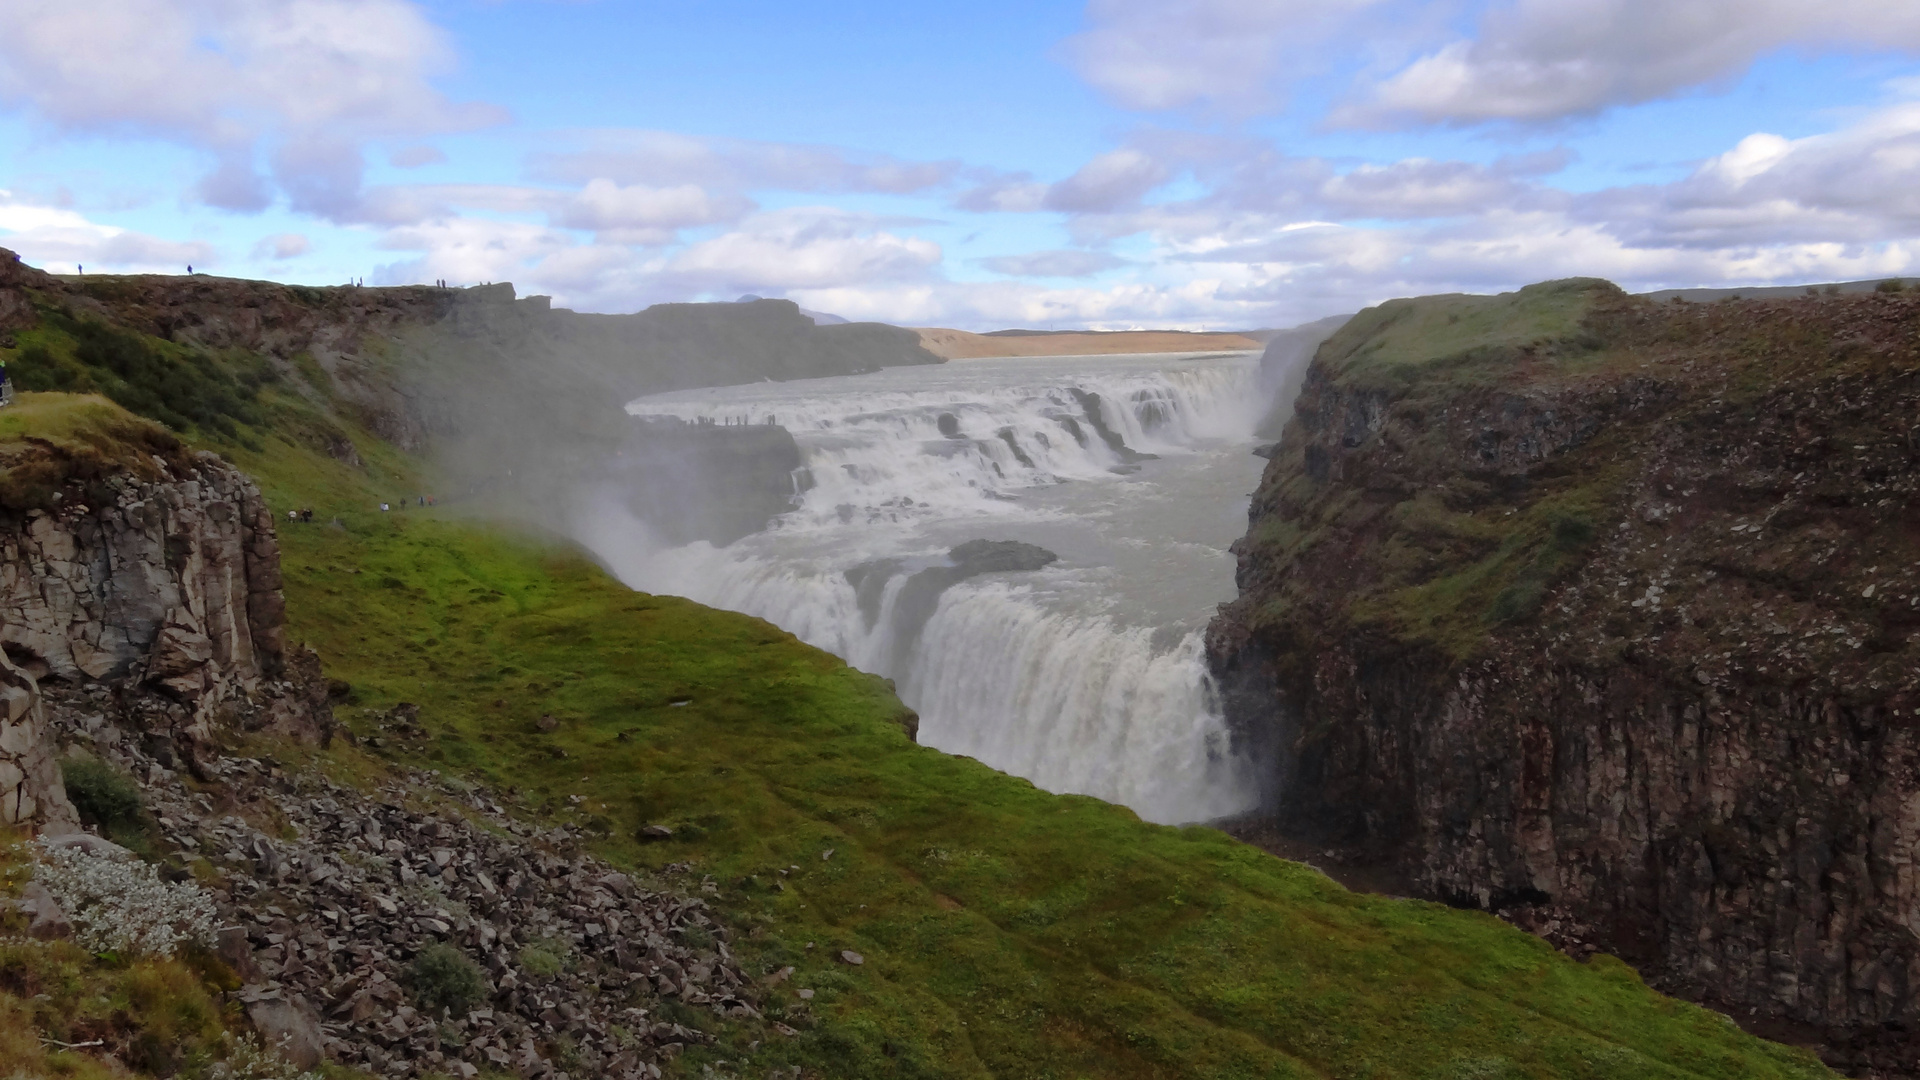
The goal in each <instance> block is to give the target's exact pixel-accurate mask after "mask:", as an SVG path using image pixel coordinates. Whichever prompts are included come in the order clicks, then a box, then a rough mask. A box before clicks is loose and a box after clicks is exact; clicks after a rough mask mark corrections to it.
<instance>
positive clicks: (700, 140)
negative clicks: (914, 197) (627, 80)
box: [533, 130, 961, 195]
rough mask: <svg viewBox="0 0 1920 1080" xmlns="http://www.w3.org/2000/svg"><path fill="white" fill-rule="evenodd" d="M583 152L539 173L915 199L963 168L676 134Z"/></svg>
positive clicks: (589, 143)
mask: <svg viewBox="0 0 1920 1080" xmlns="http://www.w3.org/2000/svg"><path fill="white" fill-rule="evenodd" d="M582 138H583V141H584V142H585V144H586V145H585V146H584V147H583V148H581V149H576V150H565V151H557V152H553V151H550V152H547V153H543V154H540V155H538V156H537V157H536V158H535V159H534V162H533V171H534V173H535V174H536V175H538V176H540V177H542V178H543V179H548V180H556V181H561V182H568V183H585V182H588V181H591V180H601V179H604V180H611V181H614V182H615V183H619V184H637V185H645V186H653V187H673V186H677V185H681V184H697V185H700V186H702V187H705V188H709V189H715V190H722V191H731V192H747V191H760V190H770V189H778V190H782V191H805V192H818V193H839V192H883V193H887V194H895V195H900V194H909V193H913V192H918V191H925V190H927V189H929V188H934V187H939V186H941V185H943V184H947V183H950V182H951V181H952V180H953V179H954V178H955V176H956V175H957V174H958V173H959V172H960V169H961V166H960V163H959V162H957V161H907V160H905V159H902V158H896V157H892V156H890V155H886V154H871V153H863V152H860V151H855V150H848V149H845V148H842V147H836V146H821V145H814V144H807V143H780V142H761V141H756V140H752V139H729V138H719V137H710V136H700V135H684V134H680V133H678V132H672V131H643V130H617V131H592V132H587V133H585V134H584V135H583V136H582Z"/></svg>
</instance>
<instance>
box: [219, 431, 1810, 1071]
mask: <svg viewBox="0 0 1920 1080" xmlns="http://www.w3.org/2000/svg"><path fill="white" fill-rule="evenodd" d="M362 449H363V452H366V451H374V450H377V447H374V446H372V445H371V444H369V445H363V447H362ZM235 457H236V460H238V461H239V462H240V463H241V464H242V465H243V466H245V467H247V468H249V469H251V470H252V471H254V473H255V474H256V475H257V476H259V477H260V478H261V479H262V482H263V486H264V487H265V490H266V491H267V493H268V495H269V497H270V499H272V500H273V502H274V504H275V505H276V506H291V505H312V506H314V507H315V508H316V510H317V511H318V514H317V516H318V517H319V518H320V519H321V520H326V519H328V518H330V517H333V516H335V515H336V514H337V515H338V516H339V517H340V518H341V520H342V522H343V524H344V526H345V528H344V529H333V528H329V527H325V526H318V525H316V526H304V527H297V528H287V529H285V530H283V533H282V538H281V541H282V549H283V552H284V568H285V573H286V578H287V589H288V600H289V610H290V612H291V618H292V620H293V623H294V625H293V628H292V629H293V632H294V634H295V635H296V636H297V637H304V638H306V639H308V640H309V641H311V642H312V643H313V644H314V645H315V646H316V647H317V648H318V649H319V650H320V651H321V654H322V656H323V657H324V658H325V659H326V661H327V664H328V667H329V670H330V671H331V673H332V674H334V675H336V676H337V677H341V678H344V679H347V680H350V681H351V682H352V683H353V684H354V686H355V695H356V697H357V699H358V702H357V703H356V704H354V705H350V706H347V707H345V708H343V709H342V714H343V717H344V718H345V719H347V721H348V722H349V723H350V725H352V726H353V727H355V728H356V729H357V730H359V731H360V732H361V733H362V734H373V733H374V732H375V730H376V728H375V727H374V725H375V724H376V723H377V712H378V710H380V709H383V708H386V707H389V706H391V705H392V704H394V703H397V702H398V701H401V700H408V701H413V702H416V703H419V704H420V705H422V710H421V719H422V722H423V723H424V724H425V726H426V727H427V728H428V730H429V731H430V732H431V733H432V734H431V736H430V738H429V739H428V740H426V741H425V742H424V743H417V742H416V743H410V742H408V740H405V739H392V738H390V743H391V744H393V746H394V747H396V748H393V749H390V750H388V751H387V752H390V753H392V754H394V755H395V756H396V757H398V758H400V759H402V760H406V761H409V762H412V763H420V764H437V765H438V767H441V768H447V769H452V770H456V771H460V772H466V773H468V774H471V775H476V776H478V777H481V778H485V779H487V780H489V781H490V782H492V783H494V784H496V785H498V786H501V787H505V786H514V787H516V788H518V789H519V792H520V797H521V800H522V804H523V807H524V808H525V809H526V810H527V811H528V812H530V813H534V814H538V815H544V816H550V817H554V818H559V819H564V820H574V821H577V822H580V823H584V824H589V825H591V826H593V827H596V828H601V829H605V830H606V831H607V834H608V835H607V839H606V840H605V842H604V844H603V845H602V846H603V850H604V851H605V853H606V854H608V855H609V856H610V857H612V858H614V859H615V860H616V861H618V862H621V863H624V864H628V865H633V866H637V867H643V868H652V869H656V870H657V869H660V868H662V867H664V866H666V865H667V864H669V863H679V862H692V863H693V864H694V873H695V874H697V875H703V876H704V875H711V876H712V878H713V879H714V880H715V882H716V883H717V885H718V886H719V890H720V893H719V901H718V902H719V903H720V904H721V905H722V907H723V909H724V910H725V911H726V912H727V913H728V914H729V916H730V917H731V918H733V919H734V920H735V921H736V922H737V923H738V924H739V925H742V926H745V927H757V928H758V932H757V933H756V934H753V935H751V936H750V937H748V938H747V939H746V940H745V941H744V943H743V945H742V950H741V951H742V952H743V954H744V955H746V956H747V957H748V959H749V960H750V961H752V962H753V963H754V964H755V965H757V966H758V967H759V968H760V969H761V970H769V969H771V968H772V967H775V966H779V965H784V964H793V965H795V966H796V967H797V968H798V969H799V971H798V973H797V974H796V976H795V977H794V978H793V979H792V980H791V981H790V982H788V983H786V984H784V985H783V986H782V987H780V988H778V989H776V990H775V991H773V998H774V999H775V1001H776V1002H778V1003H780V1005H781V1006H783V1007H786V1008H791V1007H793V1006H795V1005H797V999H796V998H794V997H793V996H792V993H791V991H792V990H794V989H797V988H799V987H811V988H814V989H816V990H817V991H819V996H818V997H817V998H816V999H815V1003H814V1006H813V1013H814V1015H815V1016H816V1017H817V1018H818V1019H819V1021H820V1022H819V1023H818V1024H817V1025H816V1026H813V1027H811V1028H809V1029H807V1030H805V1031H803V1034H802V1035H801V1036H800V1037H798V1038H797V1039H792V1040H783V1039H778V1038H777V1037H776V1038H774V1039H772V1040H770V1041H769V1042H768V1043H765V1044H763V1045H762V1047H761V1048H760V1050H759V1052H758V1053H757V1054H755V1055H753V1057H752V1060H753V1062H754V1064H755V1066H756V1068H758V1067H760V1066H771V1065H774V1064H786V1063H805V1064H809V1065H812V1066H814V1067H817V1068H820V1069H823V1070H825V1071H826V1073H827V1075H831V1076H865V1075H873V1076H983V1075H997V1076H1058V1077H1081V1076H1086V1077H1093V1076H1114V1077H1120V1076H1155V1075H1165V1076H1175V1075H1183V1076H1315V1075H1329V1076H1409V1077H1414V1076H1447V1075H1476V1076H1507V1075H1512V1076H1693V1075H1697V1076H1772V1075H1797V1074H1807V1073H1818V1071H1819V1070H1818V1069H1817V1067H1816V1066H1814V1065H1813V1064H1812V1063H1811V1062H1810V1061H1809V1060H1808V1059H1806V1058H1804V1057H1802V1056H1800V1055H1798V1054H1794V1053H1791V1052H1788V1051H1785V1050H1782V1049H1780V1048H1776V1047H1772V1046H1768V1045H1765V1044H1761V1043H1758V1042H1755V1041H1754V1040H1751V1039H1748V1038H1746V1037H1745V1036H1743V1035H1741V1034H1739V1033H1738V1032H1737V1031H1736V1030H1735V1029H1734V1028H1733V1027H1732V1025H1731V1024H1729V1023H1727V1022H1726V1021H1724V1020H1723V1019H1721V1018H1719V1017H1717V1016H1715V1015H1713V1014H1710V1013H1706V1012H1703V1011H1701V1010H1698V1009H1695V1008H1692V1007H1690V1006H1686V1005H1683V1004H1680V1003H1677V1002H1672V1001H1668V1000H1664V999H1661V998H1658V997H1656V996H1655V995H1653V994H1651V993H1649V992H1647V991H1646V990H1645V989H1644V988H1643V987H1641V986H1640V985H1639V983H1638V980H1637V979H1636V978H1635V977H1634V976H1633V974H1632V973H1631V972H1630V971H1628V970H1627V969H1626V968H1624V967H1623V966H1621V965H1619V964H1617V963H1615V962H1611V961H1607V960H1600V961H1597V962H1595V963H1592V964H1585V965H1583V964H1577V963H1574V962H1572V961H1569V960H1567V959H1565V958H1564V957H1561V956H1559V955H1558V954H1556V953H1554V952H1553V951H1551V950H1550V949H1548V948H1547V947H1546V946H1544V945H1543V944H1541V943H1539V942H1537V941H1535V940H1534V939H1532V938H1530V937H1528V936H1526V935H1524V934H1520V933H1518V932H1516V931H1513V930H1511V929H1509V928H1507V927H1506V926H1504V925H1503V924H1501V923H1499V922H1497V921H1496V920H1493V919H1491V918H1489V917H1486V916H1482V915H1478V914H1470V913H1461V912H1455V911H1451V910H1448V909H1446V908H1443V907H1439V906H1436V905H1431V904H1424V903H1412V902H1403V901H1390V900H1385V899H1380V898H1376V897H1366V896H1359V895H1355V894H1351V893H1347V892H1345V891H1344V890H1342V889H1340V888H1339V887H1338V886H1336V885H1334V884H1333V883H1331V882H1329V881H1327V880H1326V879H1325V878H1323V877H1321V876H1320V875H1319V874H1318V873H1316V872H1314V871H1312V870H1309V869H1307V868H1304V867H1301V866H1297V865H1294V864H1290V863H1286V862H1282V861H1280V860H1277V859H1274V858H1271V857H1269V856H1267V855H1265V854H1263V853H1260V852H1258V851H1256V850H1254V849H1251V848H1248V847H1245V846H1243V845H1240V844H1238V843H1236V842H1234V841H1232V840H1230V839H1228V838H1227V837H1225V836H1224V835H1222V834H1220V833H1218V832H1215V831H1213V830H1210V829H1200V828H1193V829H1173V828H1165V827H1159V826H1153V825H1147V824H1143V823H1141V822H1140V821H1139V820H1138V819H1136V818H1135V817H1134V815H1132V814H1131V813H1130V812H1128V811H1126V810H1124V809H1121V808H1118V807H1113V806H1109V805H1106V804H1103V803H1100V802H1098V801H1096V800H1092V799H1087V798H1078V797H1063V796H1054V795H1049V794H1046V793H1044V792H1041V791H1038V790H1037V789H1035V788H1033V787H1032V786H1031V785H1029V784H1027V783H1026V782H1025V781H1022V780H1018V779H1014V778H1011V777H1007V776H1004V775H1002V774H1000V773H997V772H994V771H993V770H990V769H988V768H986V767H984V766H981V765H979V764H977V763H975V762H973V761H971V760H968V759H964V758H954V757H949V756H947V755H944V754H941V753H938V752H936V751H932V750H928V749H925V748H921V747H916V746H914V745H912V744H911V743H909V742H908V741H907V740H906V738H905V737H904V735H902V734H901V732H900V730H899V728H898V727H897V726H896V725H895V724H894V723H893V722H892V718H893V717H894V716H895V715H897V712H898V709H899V705H898V702H897V701H896V700H895V699H894V698H893V697H892V695H891V693H889V692H888V691H887V690H886V689H885V687H884V685H883V684H881V683H880V682H878V680H875V679H873V678H871V677H869V676H865V675H862V674H860V673H858V672H854V671H852V670H850V669H848V668H847V667H845V665H843V664H841V663H840V662H839V661H838V660H836V659H834V658H833V657H831V656H828V655H826V654H823V653H821V652H819V651H817V650H814V649H812V648H809V647H807V646H805V645H802V644H800V643H799V642H798V641H796V640H795V639H794V638H793V637H792V636H791V635H788V634H786V633H784V632H782V631H780V630H778V629H776V628H774V627H772V626H770V625H768V624H766V623H764V622H760V621H758V620H755V619H750V618H747V617H744V616H739V615H733V614H729V613H725V612H716V611H712V610H709V609H705V608H702V607H699V606H698V605H695V604H692V603H690V602H687V601H684V600H678V599H672V598H664V597H650V596H643V595H639V594H635V593H633V592H630V591H628V590H626V589H625V588H623V587H622V586H620V585H619V584H618V583H616V582H614V581H612V580H610V579H609V578H607V577H606V576H605V575H604V574H602V573H601V572H600V571H599V570H597V569H596V568H594V567H592V566H591V565H589V564H587V563H586V562H584V561H582V560H580V559H579V558H578V557H576V556H573V555H571V554H567V553H565V552H564V551H560V550H557V549H555V548H551V547H543V546H541V545H538V544H536V543H533V542H531V541H525V540H517V539H514V538H512V537H509V536H505V535H502V534H500V533H498V532H496V531H494V530H491V529H488V528H485V527H482V526H478V525H475V524H472V523H470V522H466V521H462V520H460V519H459V518H458V517H457V516H455V515H454V514H453V513H452V512H450V511H448V510H446V509H441V510H431V509H429V510H424V511H423V510H421V509H419V508H417V507H416V508H413V509H409V510H406V511H396V512H393V513H388V514H381V513H379V512H378V511H375V510H370V509H368V507H370V506H371V502H372V499H373V497H374V496H375V494H376V492H373V491H368V492H364V493H357V492H356V488H357V487H358V486H359V481H358V478H357V477H356V476H355V475H354V474H352V473H350V472H349V471H348V470H346V469H345V468H343V467H341V466H339V465H338V464H336V463H334V462H332V461H331V460H327V459H323V458H319V457H316V456H313V455H311V454H309V453H307V452H306V451H303V450H300V449H298V448H296V447H293V446H291V445H288V444H285V443H282V442H278V441H270V443H269V450H268V452H267V453H265V454H263V455H252V454H248V453H244V452H240V453H236V455H235ZM387 486H390V485H383V486H382V488H380V489H379V491H382V492H383V491H385V490H386V487H387ZM355 494H359V497H358V498H347V499H344V501H343V497H344V496H352V495H355ZM683 699H688V700H687V703H686V704H684V705H675V704H673V702H675V701H678V700H683ZM543 715H552V716H553V717H555V718H556V719H557V720H559V721H560V724H559V726H558V728H557V729H556V730H554V731H553V732H551V733H542V732H541V731H540V730H539V728H538V727H537V726H536V721H537V720H538V719H539V718H540V717H541V716H543ZM354 753H355V752H353V751H348V750H342V751H341V752H340V754H341V755H342V763H343V764H346V763H347V762H346V759H347V758H351V757H352V756H353V755H354ZM562 755H564V756H562ZM573 797H578V799H579V800H580V801H579V803H578V804H577V805H576V804H575V803H573V802H572V801H571V799H572V798H573ZM649 822H662V823H666V824H670V825H673V826H675V827H676V828H677V829H678V830H679V833H680V835H679V836H678V837H676V839H675V840H673V841H670V842H666V843H659V844H654V845H643V844H641V843H639V842H638V841H637V840H636V839H635V838H634V837H635V831H636V829H637V827H638V826H639V825H641V824H644V823H649ZM688 826H692V828H688ZM828 849H832V851H833V855H832V857H831V858H830V859H823V858H822V855H823V853H824V852H826V851H827V850H828ZM792 866H797V867H799V869H798V870H797V871H795V872H793V873H792V874H791V875H790V876H786V877H782V876H781V875H780V874H779V872H778V871H779V869H780V868H783V867H792ZM776 882H777V883H779V885H781V886H784V891H781V890H779V889H776ZM808 942H813V943H815V946H816V947H815V948H813V949H811V950H809V949H808V948H807V944H808ZM841 949H854V950H857V951H859V952H860V953H862V954H863V955H864V956H865V957H866V960H867V962H866V964H865V965H863V966H861V967H857V968H856V967H849V966H846V965H843V964H838V963H836V962H834V961H833V960H832V959H830V957H832V956H835V955H837V954H838V951H839V950H841ZM789 1018H790V1019H794V1017H792V1016H789ZM757 1034H758V1033H750V1032H743V1033H742V1034H740V1036H739V1039H740V1041H745V1040H746V1039H747V1038H749V1037H755V1036H756V1035H757ZM743 1053H744V1048H743V1047H741V1046H739V1045H734V1046H725V1045H723V1046H722V1047H720V1048H717V1049H715V1050H713V1051H702V1052H695V1054H693V1055H690V1058H689V1060H690V1061H692V1062H696V1063H697V1062H699V1061H701V1060H702V1059H703V1058H706V1059H711V1058H727V1059H729V1060H738V1059H739V1058H740V1057H741V1056H742V1055H743Z"/></svg>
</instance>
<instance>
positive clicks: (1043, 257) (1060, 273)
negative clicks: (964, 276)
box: [980, 249, 1130, 278]
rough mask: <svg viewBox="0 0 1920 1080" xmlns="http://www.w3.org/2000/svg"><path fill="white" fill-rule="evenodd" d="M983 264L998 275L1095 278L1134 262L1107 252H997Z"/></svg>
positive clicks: (982, 263) (983, 260)
mask: <svg viewBox="0 0 1920 1080" xmlns="http://www.w3.org/2000/svg"><path fill="white" fill-rule="evenodd" d="M980 265H982V266H984V267H986V268H987V269H989V270H991V271H993V272H994V273H996V274H1006V275H1008V276H1010V277H1064V278H1078V277H1092V276H1093V275H1094V274H1098V273H1101V272H1103V271H1106V270H1112V269H1114V268H1116V267H1121V266H1127V265H1130V264H1129V263H1128V261H1127V260H1125V259H1122V258H1120V257H1119V256H1117V255H1110V254H1108V253H1106V252H1104V251H1075V250H1071V249H1068V250H1063V251H1034V252H1029V253H1027V254H1025V255H997V256H994V257H992V258H987V259H981V260H980Z"/></svg>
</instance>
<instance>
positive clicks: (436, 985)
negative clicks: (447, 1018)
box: [407, 945, 486, 1016]
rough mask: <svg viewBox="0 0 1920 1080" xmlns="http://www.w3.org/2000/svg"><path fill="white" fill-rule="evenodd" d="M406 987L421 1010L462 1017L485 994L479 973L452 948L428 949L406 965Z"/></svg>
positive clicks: (435, 947) (470, 962) (461, 953)
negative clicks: (443, 1011) (448, 1012)
mask: <svg viewBox="0 0 1920 1080" xmlns="http://www.w3.org/2000/svg"><path fill="white" fill-rule="evenodd" d="M407 985H408V987H409V988H411V989H412V990H413V997H414V1000H415V1001H418V1002H419V1003H420V1005H421V1007H422V1008H425V1009H427V1010H429V1011H433V1012H438V1011H439V1010H441V1009H447V1010H449V1011H451V1012H452V1013H453V1015H455V1016H465V1015H466V1014H467V1012H468V1010H470V1009H472V1008H473V1006H474V1005H475V1004H476V1003H478V1002H479V1000H480V997H481V995H482V994H484V993H486V983H485V982H484V981H482V980H481V978H480V969H479V968H477V967H475V966H474V964H473V961H471V960H469V959H467V955H466V954H465V953H463V952H461V951H460V950H459V949H456V948H454V947H453V946H451V945H429V946H427V947H426V948H425V949H423V950H421V952H420V955H419V956H416V957H414V958H413V963H411V964H409V965H407Z"/></svg>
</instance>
